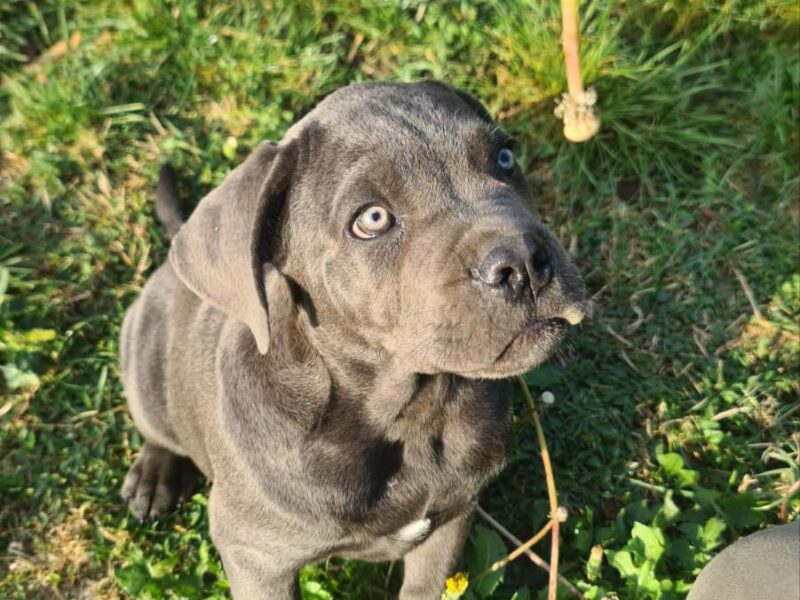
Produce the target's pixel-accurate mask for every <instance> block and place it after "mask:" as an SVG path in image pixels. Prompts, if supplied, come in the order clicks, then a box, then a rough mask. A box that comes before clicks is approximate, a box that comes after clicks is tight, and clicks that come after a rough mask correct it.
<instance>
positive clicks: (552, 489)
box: [517, 376, 559, 600]
mask: <svg viewBox="0 0 800 600" xmlns="http://www.w3.org/2000/svg"><path fill="white" fill-rule="evenodd" d="M517 382H518V383H519V386H520V387H521V388H522V395H523V396H524V397H525V401H526V402H527V403H528V410H529V411H530V413H531V417H532V418H533V424H534V426H535V427H536V439H537V441H538V442H539V450H540V451H541V454H542V464H543V465H544V476H545V480H546V481H547V495H548V498H549V500H550V521H551V523H552V525H553V526H552V531H551V537H550V581H549V585H548V589H547V600H556V590H557V588H558V550H559V547H558V545H559V523H558V497H557V495H556V482H555V478H554V477H553V467H552V465H551V464H550V451H549V450H548V449H547V440H546V439H545V437H544V431H542V424H541V422H540V421H539V411H538V410H537V409H536V404H534V402H533V397H532V396H531V391H530V390H529V389H528V385H527V384H526V383H525V380H524V379H523V378H522V377H521V376H518V377H517Z"/></svg>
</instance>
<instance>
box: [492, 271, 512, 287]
mask: <svg viewBox="0 0 800 600" xmlns="http://www.w3.org/2000/svg"><path fill="white" fill-rule="evenodd" d="M497 275H498V277H497V283H496V284H495V285H499V284H501V283H506V282H509V281H511V278H512V277H513V276H514V269H513V268H511V267H504V268H502V269H500V271H499V273H498V274H497Z"/></svg>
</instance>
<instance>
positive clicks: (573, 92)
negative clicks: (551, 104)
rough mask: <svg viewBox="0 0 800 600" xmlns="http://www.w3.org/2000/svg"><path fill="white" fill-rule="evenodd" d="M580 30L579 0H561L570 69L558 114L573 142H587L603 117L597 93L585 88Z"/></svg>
mask: <svg viewBox="0 0 800 600" xmlns="http://www.w3.org/2000/svg"><path fill="white" fill-rule="evenodd" d="M578 31H579V28H578V2H577V0H561V44H562V46H563V48H564V63H565V65H566V70H567V93H566V94H563V95H562V97H561V100H560V101H559V102H558V104H557V106H556V109H555V115H556V117H557V118H559V119H562V120H563V121H564V137H565V138H567V139H568V140H569V141H570V142H585V141H586V140H588V139H589V138H591V137H592V136H593V135H594V134H595V133H597V131H598V129H600V117H599V115H598V114H597V109H596V108H595V104H596V103H597V93H596V92H595V91H594V90H593V89H588V90H586V89H584V88H583V82H582V81H581V64H580V46H579V44H578Z"/></svg>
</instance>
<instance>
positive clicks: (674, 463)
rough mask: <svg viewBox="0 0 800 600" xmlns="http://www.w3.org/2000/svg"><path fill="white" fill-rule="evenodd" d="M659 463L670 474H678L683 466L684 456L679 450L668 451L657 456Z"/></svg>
mask: <svg viewBox="0 0 800 600" xmlns="http://www.w3.org/2000/svg"><path fill="white" fill-rule="evenodd" d="M656 460H658V464H660V465H661V468H662V469H664V472H665V473H668V474H669V475H677V474H678V473H679V472H680V470H681V469H682V468H683V457H682V456H681V455H680V454H678V453H677V452H666V453H664V454H659V455H658V456H656Z"/></svg>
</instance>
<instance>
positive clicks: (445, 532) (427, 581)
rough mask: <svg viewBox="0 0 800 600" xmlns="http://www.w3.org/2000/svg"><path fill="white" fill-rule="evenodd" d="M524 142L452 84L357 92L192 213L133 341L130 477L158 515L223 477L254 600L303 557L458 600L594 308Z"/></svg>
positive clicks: (236, 566) (337, 97)
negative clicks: (551, 368) (537, 393)
mask: <svg viewBox="0 0 800 600" xmlns="http://www.w3.org/2000/svg"><path fill="white" fill-rule="evenodd" d="M509 144H510V141H509V139H508V138H507V137H506V136H505V135H504V134H503V133H502V132H501V131H500V130H499V129H498V127H497V126H496V125H495V123H494V122H493V121H492V119H491V117H490V116H489V114H488V113H487V111H486V109H485V108H483V106H482V105H481V104H480V103H479V102H478V101H477V100H475V99H474V98H473V97H471V96H469V95H467V94H465V93H462V92H460V91H457V90H454V89H452V88H450V87H448V86H447V85H444V84H441V83H436V82H425V83H417V84H394V83H369V84H358V85H351V86H349V87H346V88H343V89H341V90H339V91H337V92H335V93H333V94H331V95H330V96H328V97H327V98H326V99H325V100H324V101H323V102H321V103H320V104H319V105H318V106H317V107H316V108H315V109H314V110H313V111H312V112H311V113H310V114H308V115H307V116H306V117H305V118H303V119H302V120H300V121H299V122H298V123H297V124H295V125H294V126H293V127H292V128H291V129H290V130H289V132H288V133H287V135H286V137H285V138H284V139H283V141H281V142H280V143H269V142H268V143H264V144H262V145H260V146H259V147H258V148H257V149H256V150H255V151H254V152H253V153H252V154H251V155H250V157H249V158H248V159H247V160H246V161H245V162H244V163H243V164H242V165H241V166H239V167H238V168H237V169H235V170H234V171H233V172H232V173H231V174H230V175H229V176H228V178H227V179H226V180H225V181H224V182H223V183H222V184H221V185H220V186H219V187H218V188H216V189H215V190H213V191H212V192H211V193H210V194H208V195H207V196H206V197H205V198H204V199H203V200H202V201H201V202H200V204H199V205H198V207H197V209H196V210H195V211H194V213H193V214H192V215H191V217H190V218H189V219H188V220H187V221H186V222H185V223H183V222H182V221H180V217H179V213H178V209H177V206H176V204H175V198H174V193H173V190H171V184H170V181H169V177H168V173H167V174H165V175H162V181H161V183H160V186H159V192H158V196H159V199H158V202H157V213H158V214H159V216H160V217H161V219H162V221H164V223H165V225H166V227H167V230H168V232H169V233H171V234H173V237H172V242H171V248H170V252H169V261H168V262H167V263H166V264H164V265H162V266H161V267H160V268H159V269H158V270H157V271H156V272H155V273H154V274H153V275H152V277H151V278H150V279H149V281H148V282H147V285H146V286H145V288H144V291H143V292H142V294H141V296H140V297H139V299H138V300H137V301H136V302H135V303H134V304H133V306H132V307H131V308H130V310H128V313H127V315H126V317H125V321H124V324H123V328H122V340H121V365H122V373H123V378H124V386H125V393H126V396H127V399H128V403H129V406H130V412H131V414H132V416H133V419H134V422H135V423H136V427H137V428H138V430H139V431H140V432H141V434H142V436H143V437H144V439H145V440H146V441H145V443H144V446H143V447H142V451H141V454H140V456H139V457H138V459H137V460H136V463H135V464H134V465H133V467H132V468H131V469H130V472H129V473H128V475H127V477H126V479H125V483H124V485H123V490H122V494H123V497H124V498H125V499H126V500H128V501H129V503H130V508H131V510H132V512H133V514H134V515H135V516H136V517H139V518H152V517H155V516H158V515H159V514H161V513H163V512H164V511H165V510H167V509H168V508H170V507H171V506H172V505H173V504H174V502H175V501H176V500H178V499H179V498H180V497H181V496H182V495H185V494H186V493H187V492H188V491H189V490H191V488H192V486H193V485H194V483H195V482H196V480H197V478H198V476H199V475H200V474H202V475H204V476H205V477H207V478H208V479H210V480H211V481H212V482H213V483H212V487H211V496H210V499H209V518H210V528H211V537H212V539H213V540H214V543H215V544H216V546H217V548H218V549H219V552H220V554H221V556H222V560H223V563H224V566H225V571H226V573H227V576H228V578H229V580H230V584H231V588H232V591H233V596H234V598H236V599H237V600H256V599H261V598H263V599H265V600H284V599H290V598H295V597H297V595H298V592H297V584H296V574H297V572H298V569H300V568H301V567H302V566H303V565H305V564H307V563H310V562H314V561H319V560H322V559H324V558H326V557H328V556H331V555H338V556H344V557H350V558H358V559H364V560H373V561H381V560H397V559H401V558H402V559H404V562H405V579H404V584H403V587H402V591H401V593H400V597H401V598H402V599H403V600H411V599H423V598H424V599H426V600H427V599H430V600H438V598H439V597H440V595H441V591H442V589H443V586H444V581H445V579H446V578H447V577H448V576H449V575H451V574H452V573H453V571H454V570H455V569H456V567H457V561H458V557H459V553H460V550H461V546H462V544H463V541H464V537H465V535H466V533H467V531H468V527H469V523H470V516H471V513H472V511H473V507H474V506H475V503H476V499H477V497H478V494H479V492H480V491H481V489H482V488H483V487H484V486H485V485H486V483H487V482H488V481H489V480H490V479H491V478H492V477H493V476H495V475H496V474H497V473H498V472H499V470H500V469H501V467H502V465H503V454H504V444H505V441H506V437H507V434H508V433H509V424H510V417H511V415H510V405H509V399H510V397H511V391H512V389H511V384H510V383H509V381H508V378H509V377H510V376H513V375H516V374H519V373H523V372H524V371H527V370H528V369H530V368H531V367H534V366H535V365H537V364H539V363H541V362H542V361H543V360H545V359H546V358H547V356H548V355H549V354H550V353H551V351H552V350H553V349H554V348H555V347H556V346H557V344H558V343H559V341H560V340H561V338H562V336H563V334H564V330H565V328H566V327H567V325H568V324H569V323H577V322H579V321H580V320H581V318H582V317H583V315H584V314H585V312H586V308H587V303H586V300H585V296H584V287H583V284H582V282H581V278H580V276H579V274H578V272H577V270H576V269H575V267H574V266H573V265H572V264H571V263H570V261H569V260H568V258H567V256H566V254H565V252H564V249H563V248H562V246H561V245H560V244H559V243H558V242H557V241H556V239H555V238H554V237H553V235H552V234H551V233H550V232H549V231H548V230H547V229H546V228H545V227H544V226H543V225H542V224H541V222H540V221H539V220H538V219H537V218H536V216H535V215H534V212H533V211H532V209H531V207H530V205H529V194H528V191H527V190H526V187H525V183H524V179H523V176H522V174H521V173H520V172H519V170H518V168H517V167H516V166H515V161H514V154H513V152H512V150H511V148H510V145H509Z"/></svg>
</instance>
